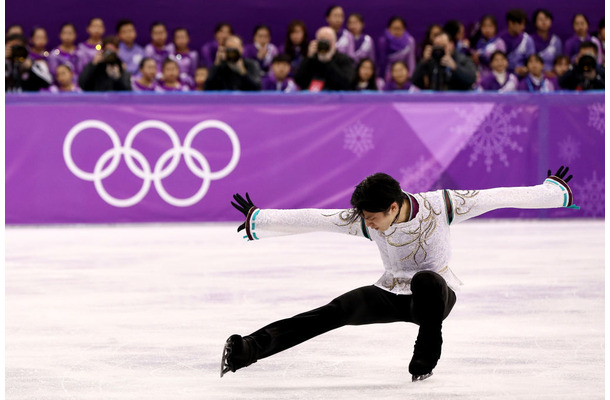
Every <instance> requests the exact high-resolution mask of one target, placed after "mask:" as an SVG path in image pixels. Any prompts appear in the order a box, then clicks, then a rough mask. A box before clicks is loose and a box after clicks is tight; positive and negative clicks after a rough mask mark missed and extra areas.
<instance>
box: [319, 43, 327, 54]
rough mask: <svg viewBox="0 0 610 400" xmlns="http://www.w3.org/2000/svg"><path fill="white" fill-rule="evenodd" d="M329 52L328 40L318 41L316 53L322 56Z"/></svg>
mask: <svg viewBox="0 0 610 400" xmlns="http://www.w3.org/2000/svg"><path fill="white" fill-rule="evenodd" d="M329 51H330V42H329V41H328V40H318V53H320V54H324V53H328V52H329Z"/></svg>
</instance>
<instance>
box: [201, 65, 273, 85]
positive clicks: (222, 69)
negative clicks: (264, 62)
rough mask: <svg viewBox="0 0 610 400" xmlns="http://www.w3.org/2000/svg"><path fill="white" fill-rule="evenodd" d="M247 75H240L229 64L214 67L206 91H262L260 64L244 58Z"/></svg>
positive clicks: (206, 83)
mask: <svg viewBox="0 0 610 400" xmlns="http://www.w3.org/2000/svg"><path fill="white" fill-rule="evenodd" d="M243 60H244V67H246V73H245V74H244V75H242V74H240V73H239V71H237V70H236V69H235V67H232V66H231V65H230V64H229V63H228V62H226V61H223V62H221V63H220V64H219V65H214V66H213V67H212V69H211V71H210V76H209V77H208V79H207V80H206V81H205V84H204V87H205V90H261V70H260V67H259V66H258V62H256V61H254V60H250V59H248V58H244V59H243Z"/></svg>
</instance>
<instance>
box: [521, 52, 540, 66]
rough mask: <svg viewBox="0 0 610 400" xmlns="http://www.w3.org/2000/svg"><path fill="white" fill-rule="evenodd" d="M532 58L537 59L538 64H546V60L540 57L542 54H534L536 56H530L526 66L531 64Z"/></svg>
mask: <svg viewBox="0 0 610 400" xmlns="http://www.w3.org/2000/svg"><path fill="white" fill-rule="evenodd" d="M532 58H535V59H536V60H538V62H539V63H540V64H544V60H542V57H540V54H538V53H534V54H532V55H530V56H529V57H528V58H527V61H526V62H525V65H527V64H528V63H529V62H530V60H531V59H532Z"/></svg>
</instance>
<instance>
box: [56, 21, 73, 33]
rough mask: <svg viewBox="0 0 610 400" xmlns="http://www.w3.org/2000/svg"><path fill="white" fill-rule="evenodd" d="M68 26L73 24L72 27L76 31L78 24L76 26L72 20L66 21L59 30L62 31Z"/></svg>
mask: <svg viewBox="0 0 610 400" xmlns="http://www.w3.org/2000/svg"><path fill="white" fill-rule="evenodd" d="M66 26H71V27H72V29H74V32H76V26H74V24H73V23H72V22H64V23H63V24H61V26H60V27H59V32H61V31H62V30H63V29H64V28H65V27H66Z"/></svg>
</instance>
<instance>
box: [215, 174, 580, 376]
mask: <svg viewBox="0 0 610 400" xmlns="http://www.w3.org/2000/svg"><path fill="white" fill-rule="evenodd" d="M567 172H568V168H567V167H566V168H565V170H564V168H563V166H562V167H561V168H560V169H559V170H558V171H557V172H556V173H555V175H551V171H550V170H549V171H548V177H547V179H545V181H544V182H543V183H542V184H541V185H537V186H532V187H516V188H495V189H488V190H437V191H433V192H426V193H418V194H410V193H407V192H404V191H403V190H402V189H401V188H400V185H399V183H398V182H397V181H396V180H395V179H394V178H392V177H391V176H389V175H386V174H383V173H377V174H374V175H371V176H369V177H367V178H366V179H364V180H363V181H362V182H360V183H359V184H358V186H356V189H355V190H354V192H353V194H352V198H351V205H352V207H353V208H351V209H348V210H320V209H300V210H265V209H259V208H257V207H256V206H255V205H254V204H253V203H252V201H251V200H250V196H249V195H248V194H247V193H246V199H244V198H243V197H242V196H240V195H239V194H236V195H234V196H233V197H234V199H235V200H236V202H237V204H236V203H233V202H231V204H233V206H234V207H235V208H237V209H238V210H239V211H241V212H242V213H243V214H244V215H245V216H246V221H245V222H244V223H243V224H241V225H240V226H239V227H238V229H237V231H238V232H239V231H241V230H243V229H245V230H246V236H244V237H245V238H247V239H249V240H259V239H263V238H267V237H272V236H279V235H290V234H297V233H304V232H314V231H330V232H339V233H347V234H350V235H355V236H363V237H365V238H367V239H370V240H372V241H374V242H375V243H376V244H377V246H378V247H379V252H380V253H381V259H382V261H383V265H384V267H385V272H384V274H383V275H382V276H381V278H380V279H379V280H378V281H377V282H376V283H375V284H374V285H372V286H364V287H361V288H358V289H355V290H352V291H350V292H348V293H345V294H343V295H341V296H339V297H337V298H336V299H334V300H333V301H331V302H330V303H329V304H327V305H325V306H322V307H320V308H316V309H314V310H311V311H308V312H305V313H302V314H299V315H296V316H294V317H292V318H288V319H284V320H280V321H276V322H273V323H271V324H269V325H267V326H265V327H263V328H261V329H259V330H258V331H256V332H254V333H251V334H250V335H247V336H240V335H232V336H231V337H229V339H228V340H227V342H226V344H225V348H224V351H223V355H222V363H221V374H220V376H221V377H222V376H223V375H224V374H225V373H227V372H228V371H233V372H235V371H236V370H238V369H240V368H243V367H247V366H248V365H250V364H252V363H254V362H256V361H257V360H260V359H262V358H265V357H269V356H271V355H273V354H275V353H278V352H280V351H282V350H286V349H288V348H290V347H292V346H295V345H297V344H299V343H302V342H304V341H306V340H308V339H311V338H313V337H315V336H317V335H320V334H322V333H325V332H328V331H330V330H332V329H336V328H339V327H341V326H344V325H363V324H373V323H387V322H397V321H404V322H412V323H415V324H417V325H419V332H418V335H417V340H416V341H415V347H414V350H413V358H412V359H411V362H410V363H409V372H410V373H411V375H412V381H420V380H424V379H426V378H428V377H430V376H431V375H432V370H433V369H434V367H436V364H437V362H438V360H439V358H440V356H441V346H442V343H443V339H442V334H441V328H442V322H443V320H444V319H445V318H447V316H448V315H449V313H450V312H451V309H452V308H453V306H454V304H455V301H456V296H455V292H454V290H455V289H456V288H457V287H458V286H459V285H461V282H460V281H459V279H457V277H456V276H455V275H454V274H453V272H452V271H451V269H449V264H448V263H449V253H450V249H449V226H450V225H451V224H456V223H459V222H462V221H465V220H467V219H469V218H473V217H476V216H478V215H481V214H483V213H486V212H488V211H491V210H494V209H498V208H556V207H570V208H578V207H576V206H573V205H572V204H573V201H572V191H571V190H570V187H569V186H568V184H567V182H568V181H569V180H570V179H572V175H570V176H568V177H567V178H565V179H564V177H565V176H566V174H567Z"/></svg>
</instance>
